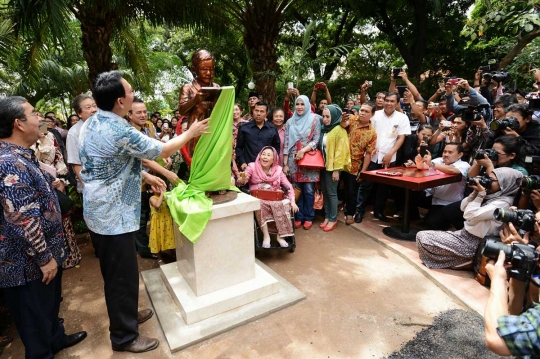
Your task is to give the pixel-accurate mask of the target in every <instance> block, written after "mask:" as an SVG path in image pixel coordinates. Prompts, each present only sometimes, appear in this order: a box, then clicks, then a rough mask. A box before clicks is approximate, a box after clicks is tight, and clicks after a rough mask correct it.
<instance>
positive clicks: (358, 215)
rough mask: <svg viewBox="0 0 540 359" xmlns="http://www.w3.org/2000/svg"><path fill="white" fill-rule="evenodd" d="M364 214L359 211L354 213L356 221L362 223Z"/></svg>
mask: <svg viewBox="0 0 540 359" xmlns="http://www.w3.org/2000/svg"><path fill="white" fill-rule="evenodd" d="M362 217H363V215H362V214H360V213H357V214H355V215H354V223H362V219H363V218H362Z"/></svg>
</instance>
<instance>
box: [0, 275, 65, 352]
mask: <svg viewBox="0 0 540 359" xmlns="http://www.w3.org/2000/svg"><path fill="white" fill-rule="evenodd" d="M4 297H5V299H6V303H7V305H8V307H9V310H10V312H11V315H12V316H13V320H14V321H15V325H16V326H17V332H19V336H20V337H21V340H22V342H23V344H24V349H25V357H26V358H27V359H30V358H32V359H36V358H39V359H41V358H54V353H56V352H57V351H59V350H61V349H62V348H63V346H64V344H65V340H66V338H67V336H66V333H65V331H64V325H63V324H62V323H60V322H59V321H58V312H59V310H60V302H61V298H62V267H59V268H58V273H57V274H56V276H55V277H54V279H53V280H52V281H51V282H50V283H49V284H48V285H45V283H43V282H42V281H41V279H38V280H34V281H32V282H29V283H27V284H26V285H21V286H17V287H11V288H4Z"/></svg>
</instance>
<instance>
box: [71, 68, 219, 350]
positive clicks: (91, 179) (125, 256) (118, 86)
mask: <svg viewBox="0 0 540 359" xmlns="http://www.w3.org/2000/svg"><path fill="white" fill-rule="evenodd" d="M93 97H94V100H95V101H96V104H97V106H98V108H99V110H98V112H97V113H96V114H95V115H93V116H92V117H90V118H89V119H88V120H86V122H85V123H84V125H83V127H82V129H81V133H80V135H79V141H80V143H81V150H80V158H81V164H82V167H83V169H82V171H81V178H82V180H83V181H84V184H85V185H84V192H83V194H84V196H83V200H84V219H85V221H86V224H87V225H88V228H89V229H90V230H92V231H93V232H95V233H96V236H95V237H96V245H97V248H96V249H97V252H98V256H99V261H100V266H101V274H102V275H103V280H104V282H105V301H106V304H107V311H108V314H109V321H110V326H109V331H110V338H111V342H112V348H113V350H115V351H129V352H133V353H140V352H145V351H149V350H153V349H155V348H157V346H158V345H159V341H158V340H157V339H152V338H147V337H143V336H140V335H139V332H138V324H140V323H142V322H144V321H146V320H147V319H149V318H150V317H151V316H152V314H153V312H152V310H151V309H145V310H142V311H141V312H137V310H138V309H137V307H138V300H139V272H138V266H137V254H136V250H135V233H136V231H137V230H138V229H139V218H140V211H141V191H140V188H141V183H142V180H143V178H144V181H145V182H146V183H147V184H149V185H151V186H153V187H154V188H159V189H160V190H165V189H166V188H165V182H163V181H162V180H161V179H159V178H157V177H155V176H152V175H150V174H147V173H144V172H142V166H141V163H142V159H149V160H155V159H157V158H158V157H159V158H167V157H169V156H170V155H172V154H173V153H174V152H175V151H178V150H179V149H180V148H181V147H183V146H184V145H185V144H186V143H187V142H188V141H189V140H190V139H191V138H193V137H197V136H200V135H202V134H203V133H205V131H206V130H207V129H208V124H207V122H208V120H209V119H206V120H203V121H200V122H199V121H196V122H194V123H193V125H192V126H191V127H190V129H189V130H188V131H187V132H185V133H183V134H182V135H181V136H178V137H176V138H173V139H171V140H170V141H168V142H167V143H162V142H160V141H158V140H155V139H152V138H149V137H147V136H145V135H144V134H142V133H141V132H140V131H137V130H136V129H135V128H134V127H132V126H131V125H130V124H129V123H128V121H127V120H126V119H125V118H124V117H125V116H126V115H127V113H128V111H129V110H131V105H132V103H133V98H134V93H133V89H132V88H131V85H130V84H129V83H128V82H127V81H126V80H125V79H123V78H122V73H121V72H119V71H111V72H105V73H102V74H100V75H98V77H97V79H96V82H95V85H94V89H93Z"/></svg>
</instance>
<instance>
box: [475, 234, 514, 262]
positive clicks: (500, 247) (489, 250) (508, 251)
mask: <svg viewBox="0 0 540 359" xmlns="http://www.w3.org/2000/svg"><path fill="white" fill-rule="evenodd" d="M499 251H503V252H504V255H505V257H506V260H505V261H506V262H511V261H512V258H513V255H512V247H511V246H508V245H506V244H504V243H502V242H499V241H496V240H493V239H488V240H487V241H486V244H485V245H484V249H482V255H483V256H484V257H488V258H489V259H494V260H497V258H498V257H499Z"/></svg>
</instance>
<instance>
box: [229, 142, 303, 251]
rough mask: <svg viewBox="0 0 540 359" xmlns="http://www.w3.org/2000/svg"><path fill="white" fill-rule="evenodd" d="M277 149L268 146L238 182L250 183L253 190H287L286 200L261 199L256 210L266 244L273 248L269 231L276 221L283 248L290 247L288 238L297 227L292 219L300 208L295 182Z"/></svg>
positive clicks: (266, 246)
mask: <svg viewBox="0 0 540 359" xmlns="http://www.w3.org/2000/svg"><path fill="white" fill-rule="evenodd" d="M277 158H278V155H277V151H276V150H275V149H274V148H273V147H271V146H266V147H264V148H263V149H262V150H261V152H259V155H258V156H257V159H256V160H255V162H251V163H250V164H249V165H248V166H247V168H246V170H245V172H244V173H241V174H240V177H239V179H238V181H237V183H238V185H240V186H241V185H244V184H245V183H246V182H247V183H249V190H250V191H254V190H257V189H264V190H272V191H282V188H284V189H286V190H287V193H286V196H284V198H283V199H282V200H278V201H270V200H263V199H262V200H261V209H260V211H257V212H256V217H257V222H259V225H260V227H261V231H262V232H263V247H264V248H269V247H270V234H269V232H268V222H270V221H274V222H275V225H276V228H277V232H278V239H277V240H278V242H279V245H280V246H282V247H288V246H289V245H288V243H287V241H286V240H285V237H290V236H292V235H293V228H292V223H291V219H290V213H291V208H292V210H293V212H295V213H296V212H297V211H298V206H297V205H296V203H295V201H294V190H293V188H292V185H291V183H290V182H289V180H288V179H287V177H286V176H285V174H284V173H283V170H282V168H281V166H280V165H278V163H277V162H278V161H277Z"/></svg>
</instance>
